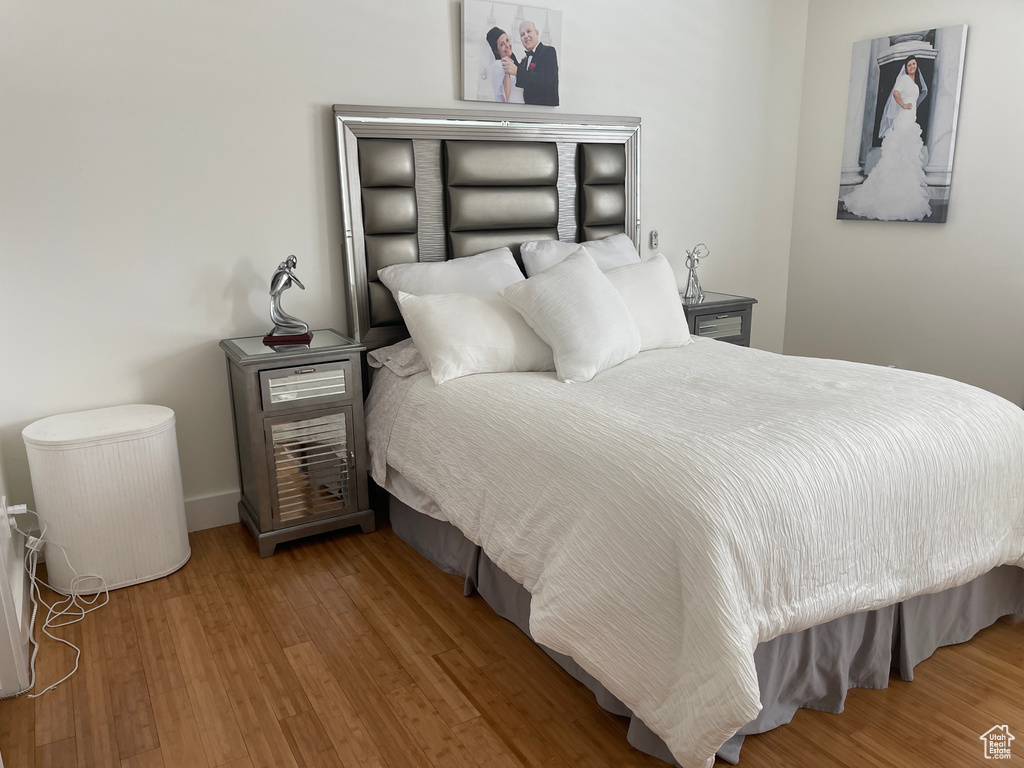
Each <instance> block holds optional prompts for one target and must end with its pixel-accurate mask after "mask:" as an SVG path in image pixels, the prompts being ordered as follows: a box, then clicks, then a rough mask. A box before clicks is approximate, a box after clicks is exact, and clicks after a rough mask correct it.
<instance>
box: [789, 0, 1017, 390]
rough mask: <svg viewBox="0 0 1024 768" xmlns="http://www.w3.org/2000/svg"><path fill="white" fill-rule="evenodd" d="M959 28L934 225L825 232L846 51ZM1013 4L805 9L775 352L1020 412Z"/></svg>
mask: <svg viewBox="0 0 1024 768" xmlns="http://www.w3.org/2000/svg"><path fill="white" fill-rule="evenodd" d="M955 24H967V25H968V29H967V52H966V59H965V62H964V75H963V90H962V98H961V102H960V116H959V121H958V123H957V135H956V147H955V150H954V158H953V185H952V189H951V192H950V202H949V215H948V218H947V220H946V223H944V224H923V223H910V222H877V221H871V222H868V221H836V198H837V195H838V187H839V171H840V166H841V164H842V152H843V146H842V143H843V135H844V130H845V128H844V126H845V124H846V122H845V121H846V100H847V90H848V83H849V75H850V56H851V48H852V45H853V43H854V42H855V41H858V40H866V39H870V38H875V37H881V36H883V35H889V34H895V33H899V32H909V31H914V30H919V29H928V28H934V27H942V26H950V25H955ZM1021 30H1024V3H1022V2H1020V0H978V2H974V3H964V2H960V1H959V0H902V1H901V2H898V3H893V2H888V1H887V0H861V2H857V3H849V2H842V1H841V0H814V2H812V3H811V5H810V11H809V16H808V24H807V52H806V58H805V69H804V72H805V75H804V95H803V101H802V115H801V121H800V151H799V162H798V166H797V185H796V201H795V212H794V216H793V253H792V260H791V264H790V278H789V302H788V311H787V318H786V344H785V351H786V353H787V354H796V355H813V356H818V357H839V358H845V359H849V360H858V361H862V362H868V363H876V364H881V365H897V366H899V367H900V368H908V369H913V370H919V371H926V372H928V373H935V374H939V375H942V376H947V377H949V378H953V379H959V380H961V381H966V382H968V383H970V384H974V385H976V386H979V387H983V388H985V389H988V390H990V391H992V392H995V393H997V394H999V395H1002V396H1003V397H1006V398H1008V399H1009V400H1011V401H1013V402H1015V403H1017V404H1024V309H1022V307H1024V234H1022V228H1021V193H1020V190H1021V183H1022V180H1024V153H1022V152H1021V151H1020V145H1021V135H1022V129H1024V99H1022V98H1020V96H1019V91H1018V89H1016V88H1015V87H1014V86H1013V85H1012V84H1013V83H1017V82H1020V80H1021V78H1022V76H1024V66H1022V64H1021V55H1020V35H1021Z"/></svg>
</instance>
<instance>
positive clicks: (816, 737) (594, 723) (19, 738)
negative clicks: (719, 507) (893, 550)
mask: <svg viewBox="0 0 1024 768" xmlns="http://www.w3.org/2000/svg"><path fill="white" fill-rule="evenodd" d="M190 540H191V544H192V559H191V560H190V561H189V563H188V564H187V565H186V566H185V567H184V568H183V569H181V570H180V571H178V572H176V573H174V574H172V575H171V576H169V577H166V578H163V579H160V580H157V581H153V582H148V583H146V584H140V585H137V586H134V587H129V588H127V589H121V590H117V591H115V592H112V593H111V596H110V597H111V601H110V604H109V605H108V606H107V607H105V608H103V609H102V610H100V611H98V612H97V613H95V614H91V615H90V616H88V617H87V618H86V620H85V621H84V622H83V623H81V624H78V625H75V626H74V627H72V628H69V629H68V630H66V636H67V637H68V639H71V640H72V641H73V642H76V643H77V644H79V645H80V646H81V647H82V659H81V662H80V665H79V671H78V673H77V674H76V675H75V676H74V677H73V678H72V680H71V681H70V682H69V683H66V684H65V685H63V686H61V687H60V688H58V689H56V690H55V691H53V692H50V693H47V694H46V695H45V696H43V697H41V698H39V699H34V700H31V699H27V698H25V697H24V696H22V697H19V698H17V699H12V700H8V701H3V702H0V754H2V756H3V765H4V766H5V768H25V767H28V766H38V767H39V768H42V767H43V766H58V767H61V768H64V767H69V766H70V767H73V766H79V767H81V768H85V767H86V766H120V768H159V767H160V766H164V768H173V767H174V766H186V767H187V768H200V767H201V766H211V767H213V766H232V767H233V768H242V767H243V766H245V767H246V768H249V767H252V768H255V767H256V766H295V767H296V768H298V767H299V766H325V767H327V768H330V767H332V766H377V767H378V768H384V767H385V766H386V767H388V768H404V767H405V766H432V767H433V768H446V767H448V766H451V768H462V767H464V766H465V767H471V766H484V767H485V768H510V767H514V766H560V767H562V766H596V767H598V768H601V767H607V768H618V767H619V766H662V767H663V766H664V765H665V764H664V763H662V762H660V761H658V760H655V759H653V758H650V757H648V756H646V755H642V754H640V753H638V752H636V751H635V750H633V749H632V748H631V747H629V745H628V744H627V742H626V738H625V728H626V724H625V721H624V720H623V719H622V718H617V717H614V716H611V715H609V714H607V713H606V712H604V711H603V710H602V709H600V708H599V707H598V706H597V704H596V703H595V702H594V699H593V696H592V695H591V694H590V693H589V691H587V690H586V689H585V688H583V687H582V686H581V685H579V684H578V683H576V682H575V681H574V680H572V678H570V677H569V676H568V675H567V674H566V673H564V672H563V671H562V670H561V669H560V668H559V667H558V666H557V665H556V664H554V662H552V661H551V660H550V659H549V658H548V657H547V656H546V655H545V654H544V653H543V652H542V651H540V650H539V649H538V648H537V647H536V646H535V645H534V644H533V643H531V642H530V641H529V640H528V639H527V638H526V637H525V636H524V635H523V634H522V633H521V632H519V630H517V629H516V628H515V627H514V626H513V625H512V624H510V623H508V622H506V621H504V620H503V619H500V618H498V617H497V616H496V615H495V614H494V613H493V612H491V610H490V608H489V607H488V606H487V605H486V604H485V603H484V602H483V601H482V600H481V599H480V598H479V597H472V598H465V597H463V596H462V581H461V580H460V579H458V578H456V577H454V576H450V575H448V574H444V573H442V572H440V571H439V570H437V569H436V568H434V567H433V566H432V565H430V564H429V563H427V562H426V561H425V560H423V559H422V558H421V557H420V556H419V555H417V554H416V553H415V552H413V551H412V550H411V549H410V548H409V547H408V546H407V545H406V544H404V543H403V542H402V541H401V540H399V539H398V538H397V537H396V536H395V535H394V534H393V533H392V531H391V530H389V529H383V530H380V531H378V532H376V533H373V534H369V535H365V536H364V535H361V534H358V533H341V534H331V535H327V536H322V537H318V538H315V539H311V540H307V541H304V542H296V543H294V544H290V545H284V546H281V547H279V548H278V554H276V555H275V556H274V557H272V558H268V559H266V560H261V559H260V558H259V557H258V556H257V554H256V549H255V546H254V545H253V542H252V540H251V539H250V537H249V536H248V534H247V533H246V532H245V530H244V529H243V528H242V527H241V526H240V525H231V526H225V527H222V528H215V529H212V530H207V531H201V532H198V533H195V534H192V535H191V536H190ZM44 639H45V638H44ZM73 661H74V659H73V653H72V652H71V651H70V650H69V649H67V648H66V647H65V646H61V645H58V644H56V643H54V642H52V641H47V642H46V643H44V645H43V647H42V648H41V650H40V652H39V660H38V663H37V672H38V679H39V681H40V683H41V684H42V685H40V686H37V688H42V687H44V686H45V685H48V684H49V683H50V682H52V681H53V680H56V679H58V678H59V677H61V676H62V675H64V674H66V672H67V671H68V670H69V669H70V668H71V666H72V664H73ZM1022 667H1024V624H1013V623H1011V622H1009V621H1007V620H1003V621H1000V622H999V623H997V624H996V625H995V626H994V627H991V628H990V629H988V630H985V631H983V632H982V633H980V634H979V635H978V636H977V637H975V638H974V640H973V641H971V642H970V643H967V644H964V645H960V646H954V647H950V648H943V649H940V650H939V651H938V652H937V653H936V654H935V656H934V657H933V658H932V659H930V660H928V661H925V662H924V663H923V664H921V665H920V666H919V667H918V669H917V672H916V680H915V681H914V682H913V683H904V682H902V681H899V680H897V679H893V680H892V681H891V682H890V687H889V688H888V689H887V690H884V691H866V690H856V691H853V692H851V693H850V695H849V697H848V699H847V705H846V711H845V712H844V713H843V714H841V715H826V714H822V713H817V712H809V711H806V710H802V711H800V712H799V713H798V714H797V716H796V718H795V719H794V721H793V723H792V724H790V725H789V726H785V727H782V728H778V729H776V730H774V731H772V732H770V733H768V734H763V735H761V736H755V737H748V739H747V741H746V744H745V745H744V748H743V753H742V757H741V762H740V764H741V766H745V767H748V768H759V767H761V766H779V765H786V766H815V767H817V766H849V767H850V768H853V767H854V766H876V767H878V766H900V768H906V767H907V766H962V765H972V764H975V763H977V764H979V765H980V764H982V761H983V759H984V758H983V753H982V742H981V740H980V738H979V737H980V736H981V734H982V733H984V732H986V731H987V730H988V729H989V728H991V727H992V726H994V725H1003V724H1006V725H1008V726H1009V728H1010V731H1011V732H1012V733H1015V734H1018V736H1019V738H1020V739H1021V744H1022V745H1024V701H1022V700H1021V698H1020V691H1021V690H1024V671H1022ZM1014 752H1015V753H1016V755H1017V756H1019V757H1024V749H1021V748H1015V749H1014Z"/></svg>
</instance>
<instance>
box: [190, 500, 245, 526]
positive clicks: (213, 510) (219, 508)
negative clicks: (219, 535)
mask: <svg viewBox="0 0 1024 768" xmlns="http://www.w3.org/2000/svg"><path fill="white" fill-rule="evenodd" d="M237 522H238V492H237V491H234V492H232V493H221V494H218V495H216V496H203V497H202V498H199V499H186V500H185V526H186V527H187V528H188V530H189V531H202V530H204V529H206V528H216V527H217V526H218V525H228V524H230V523H237Z"/></svg>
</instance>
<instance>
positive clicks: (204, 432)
mask: <svg viewBox="0 0 1024 768" xmlns="http://www.w3.org/2000/svg"><path fill="white" fill-rule="evenodd" d="M250 325H251V322H250ZM218 341H219V339H208V338H204V339H202V340H200V341H199V342H198V343H197V344H196V345H195V346H194V347H190V348H189V349H187V350H185V351H182V352H179V353H177V354H175V355H172V356H167V357H162V358H159V359H154V360H151V361H149V362H148V363H147V364H146V365H145V367H143V368H142V369H141V371H140V373H139V391H140V392H143V393H145V394H144V397H145V398H146V402H148V403H152V404H154V405H163V406H166V407H168V408H170V409H171V410H173V411H174V417H175V418H174V420H175V429H176V431H177V435H178V459H179V461H180V463H181V478H182V484H183V485H184V487H185V497H186V499H188V498H190V497H192V496H196V495H206V494H209V493H214V492H220V491H226V490H230V488H224V487H222V486H223V485H225V484H232V483H233V484H234V487H236V488H237V486H238V478H237V467H236V466H235V443H234V433H233V431H232V426H231V397H230V394H229V392H228V375H227V366H226V364H225V362H224V352H223V350H222V349H221V348H220V346H219V345H218Z"/></svg>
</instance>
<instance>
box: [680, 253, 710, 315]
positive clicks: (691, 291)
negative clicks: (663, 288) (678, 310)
mask: <svg viewBox="0 0 1024 768" xmlns="http://www.w3.org/2000/svg"><path fill="white" fill-rule="evenodd" d="M710 255H711V251H709V250H708V247H707V246H706V245H704V243H697V245H695V246H693V248H692V250H689V251H687V252H686V268H687V269H688V270H690V273H689V274H688V275H687V277H686V290H685V291H683V299H684V300H686V301H694V302H699V301H703V300H704V291H702V290H701V287H700V280H698V279H697V265H698V264H700V260H701V259H706V258H707V257H708V256H710Z"/></svg>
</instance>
